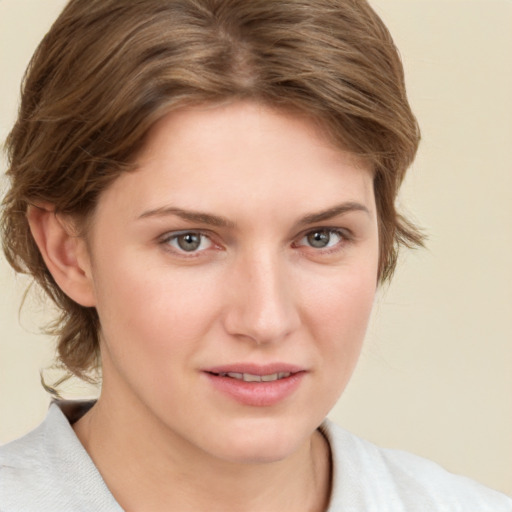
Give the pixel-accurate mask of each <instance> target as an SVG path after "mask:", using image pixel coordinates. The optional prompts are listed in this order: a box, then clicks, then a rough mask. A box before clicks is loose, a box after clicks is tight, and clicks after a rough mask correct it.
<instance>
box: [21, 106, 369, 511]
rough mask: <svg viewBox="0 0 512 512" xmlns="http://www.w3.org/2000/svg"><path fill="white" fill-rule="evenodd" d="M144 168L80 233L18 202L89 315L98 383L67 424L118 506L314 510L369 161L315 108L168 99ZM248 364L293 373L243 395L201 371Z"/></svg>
mask: <svg viewBox="0 0 512 512" xmlns="http://www.w3.org/2000/svg"><path fill="white" fill-rule="evenodd" d="M138 167H139V169H138V170H137V171H135V172H132V173H127V174H124V175H122V176H121V177H119V178H118V179H117V180H116V181H115V182H114V183H113V184H112V185H111V186H110V187H109V188H108V189H107V190H106V191H104V192H103V193H102V195H101V196H100V200H99V204H98V207H97V209H96V211H95V213H94V216H93V219H92V220H93V222H92V223H91V226H92V227H91V229H90V231H89V233H88V235H87V240H83V239H79V238H77V237H74V236H72V233H71V231H72V230H71V229H70V228H69V225H68V224H67V223H66V222H65V221H63V219H61V218H59V217H58V216H55V215H53V214H52V213H51V209H49V208H47V209H46V212H45V210H37V211H34V210H33V211H32V212H31V214H30V215H29V220H30V222H31V226H32V230H33V233H34V236H35V238H36V241H38V244H39V246H40V248H41V252H42V254H43V256H44V258H45V261H46V262H47V265H48V267H49V268H50V270H51V271H52V273H53V274H54V277H55V278H56V280H57V282H58V283H59V285H60V286H61V287H62V288H63V290H64V291H66V293H68V295H70V296H71V297H72V298H73V299H74V300H76V301H77V302H79V303H81V304H83V305H86V306H94V307H96V308H97V311H98V313H99V316H100V321H101V326H102V332H101V354H102V363H103V387H102V392H101V396H100V398H99V400H98V402H97V404H96V405H95V406H94V407H93V408H92V409H91V411H90V412H89V413H88V414H86V415H85V416H84V417H83V418H82V419H81V420H80V421H79V422H78V423H76V424H75V425H74V428H75V431H76V433H77V435H78V437H79V439H80V440H81V441H82V443H83V445H84V446H85V448H86V449H87V451H88V452H89V454H90V455H91V457H92V459H93V460H94V462H95V464H96V465H97V467H98V469H99V470H100V472H101V474H102V476H103V478H104V479H105V482H106V483H107V485H108V487H109V488H110V489H111V491H112V493H113V495H114V496H115V498H116V499H117V500H118V502H119V503H120V504H121V506H122V507H123V508H125V509H126V510H128V511H130V510H152V511H159V510H179V511H188V510H191V511H192V510H219V511H221V510H222V511H229V510H237V511H252V510H258V511H261V510H265V511H267V512H271V511H273V510H276V511H277V510H279V511H283V510H294V511H301V510H308V511H320V510H325V508H326V506H327V502H328V496H329V485H330V458H329V449H328V446H327V443H326V442H325V440H324V438H323V436H322V435H321V434H320V433H319V431H318V430H317V427H318V426H319V425H320V423H321V422H322V421H323V420H324V418H325V416H326V414H327V413H328V411H329V410H330V409H331V408H332V406H333V405H334V403H335V402H336V400H337V399H338V397H339V396H340V394H341V393H342V391H343V390H344V388H345V386H346V385H347V382H348V380H349V378H350V376H351V374H352V371H353V369H354V366H355V364H356V361H357V359H358V356H359V353H360V350H361V345H362V342H363V338H364V335H365V331H366V327H367V323H368V319H369V316H370V312H371V309H372V305H373V300H374V294H375V290H376V283H377V266H378V230H377V214H376V207H375V198H374V195H373V185H372V174H371V171H370V169H369V168H368V167H367V166H366V165H365V163H364V162H362V161H359V160H358V159H356V158H355V157H354V156H353V155H351V154H350V153H348V152H345V151H342V150H340V149H339V148H335V147H333V146H332V145H331V144H330V143H329V142H328V141H327V138H326V137H325V136H324V135H323V134H322V132H321V131H320V130H319V129H318V127H316V126H315V124H314V123H312V122H311V121H310V120H308V119H306V118H304V117H301V116H298V115H293V114H286V113H282V112H277V111H275V110H271V109H269V108H267V107H265V106H262V105H258V104H253V103H244V102H240V103H231V104H228V105H222V106H210V107H196V108H190V109H183V110H179V111H176V112H173V113H170V114H168V115H167V116H166V117H165V118H164V119H162V120H161V121H160V122H159V123H158V124H157V125H155V126H154V128H153V129H152V131H151V132H150V134H149V137H148V141H147V144H146V146H145V149H144V151H143V152H142V154H141V155H140V156H139V159H138ZM177 209H179V211H178V210H177ZM183 211H185V212H187V213H185V214H184V213H183ZM190 212H201V213H204V214H208V215H209V216H214V218H213V219H212V218H211V217H205V216H204V215H203V217H200V216H199V217H198V216H197V215H195V216H194V215H191V214H190ZM320 212H324V215H323V217H324V218H322V219H319V218H318V217H319V215H317V214H319V213H320ZM325 212H327V213H325ZM315 215H316V217H317V218H313V217H314V216H315ZM219 218H222V222H220V221H219ZM212 222H213V223H212ZM183 232H185V233H191V234H193V235H195V237H196V239H198V240H199V241H200V245H199V247H198V248H197V250H193V251H190V252H187V251H184V250H183V249H182V246H180V243H181V244H182V245H183V243H184V242H186V241H187V239H186V238H183V237H182V238H179V237H178V236H177V233H178V234H183ZM315 233H316V234H317V235H316V237H317V238H318V237H320V238H321V239H322V240H323V242H326V241H327V246H326V247H323V248H322V247H318V246H314V245H313V244H312V242H313V243H314V242H315ZM187 247H189V248H190V246H187ZM247 362H250V363H254V364H257V365H265V364H270V363H275V362H279V363H287V364H292V365H294V366H296V367H298V368H300V369H301V370H302V374H301V378H300V383H299V385H298V387H297V388H296V389H294V391H293V392H292V393H291V394H289V395H287V396H286V397H285V398H284V399H282V400H280V401H278V403H276V404H273V405H270V406H254V405H247V404H242V403H239V402H238V401H237V400H234V399H233V398H232V397H231V396H228V395H226V394H225V393H223V392H221V391H219V390H218V389H217V388H216V387H215V386H213V385H212V384H211V382H210V379H209V378H208V376H207V374H206V373H205V369H207V368H212V367H215V366H219V365H226V364H231V363H247Z"/></svg>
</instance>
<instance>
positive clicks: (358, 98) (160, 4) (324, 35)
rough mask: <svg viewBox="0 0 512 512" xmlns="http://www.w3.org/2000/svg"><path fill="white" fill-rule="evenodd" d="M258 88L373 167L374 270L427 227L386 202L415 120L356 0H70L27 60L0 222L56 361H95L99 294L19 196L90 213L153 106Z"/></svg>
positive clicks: (251, 95)
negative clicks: (77, 274)
mask: <svg viewBox="0 0 512 512" xmlns="http://www.w3.org/2000/svg"><path fill="white" fill-rule="evenodd" d="M236 99H242V100H244V99H245V100H253V101H258V102H262V103H264V104H266V105H268V106H271V107H273V108H276V109H291V110H293V111H296V112H300V113H303V114H306V115H308V116H310V117H311V118H313V119H315V120H317V121H318V122H320V123H321V125H322V126H323V127H324V128H325V129H326V133H328V134H329V136H330V137H331V138H332V140H333V141H334V142H335V143H336V144H338V145H339V146H340V147H341V148H343V149H346V150H349V151H352V152H354V153H356V154H358V155H362V156H364V157H365V158H366V159H367V161H369V162H370V163H371V165H372V167H373V171H374V190H375V197H376V203H377V213H378V221H379V240H380V242H379V243H380V247H379V249H380V263H379V275H378V279H379V280H380V282H383V281H385V280H386V279H389V278H390V277H391V275H392V273H393V270H394V268H395V265H396V260H397V254H398V249H399V247H400V246H401V245H406V246H409V247H414V246H416V245H421V244H422V235H421V232H420V231H419V230H418V229H417V228H416V227H415V226H414V225H413V224H412V223H410V222H409V221H407V220H406V219H405V218H404V217H402V216H401V215H400V214H399V213H397V211H396V209H395V200H396V196H397V192H398V189H399V186H400V184H401V182H402V180H403V178H404V174H405V172H406V169H407V168H408V167H409V165H410V164H411V162H412V161H413V159H414V156H415V153H416V150H417V147H418V143H419V139H420V135H419V129H418V125H417V122H416V119H415V117H414V115H413V113H412V112H411V109H410V106H409V103H408V100H407V96H406V91H405V85H404V74H403V68H402V63H401V60H400V57H399V54H398V51H397V49H396V47H395V45H394V43H393V40H392V38H391V36H390V34H389V32H388V30H387V28H386V27H385V25H384V24H383V22H382V21H381V20H380V18H379V17H378V16H377V14H376V13H375V12H374V11H373V10H372V8H371V7H370V6H369V4H368V3H367V2H366V1H365V0H279V1H270V0H250V1H249V0H71V1H70V2H69V3H68V4H67V6H66V7H65V9H64V11H63V12H62V14H61V15H60V16H59V17H58V19H57V20H56V21H55V23H54V24H53V26H52V27H51V29H50V31H49V32H48V34H47V35H46V36H45V37H44V39H43V40H42V42H41V43H40V45H39V47H38V49H37V51H36V52H35V54H34V56H33V58H32V60H31V62H30V64H29V67H28V69H27V71H26V74H25V78H24V83H23V88H22V99H21V106H20V110H19V115H18V119H17V121H16V123H15V125H14V127H13V129H12V131H11V133H10V135H9V137H8V139H7V142H6V150H7V156H8V162H9V164H8V165H9V168H8V171H7V176H8V178H9V188H8V191H7V194H6V196H5V198H4V201H3V210H2V214H1V215H2V217H1V229H2V239H3V249H4V252H5V255H6V257H7V260H8V262H9V263H10V264H11V265H12V266H13V267H14V269H15V270H16V271H18V272H24V273H27V274H30V275H31V276H33V278H34V279H35V281H36V282H37V283H38V284H39V285H40V286H41V287H42V288H43V289H44V291H45V292H46V293H47V294H48V295H49V297H50V298H51V299H52V300H53V301H54V302H55V303H56V305H57V306H58V308H59V311H60V312H61V314H60V317H59V318H58V319H57V320H56V321H55V322H54V323H53V324H52V325H53V330H52V333H53V334H55V335H56V336H57V337H58V354H59V360H60V362H61V363H62V364H63V365H64V366H65V367H66V368H67V369H68V370H69V371H70V372H71V373H73V374H75V375H77V376H79V377H81V378H87V376H88V375H89V374H90V372H91V371H93V370H97V369H99V366H100V358H99V336H100V329H101V326H100V323H99V319H98V315H97V312H96V310H95V309H94V308H86V307H82V306H80V305H79V304H77V303H75V302H73V301H72V300H71V299H70V298H69V297H68V296H66V295H65V294H64V293H63V292H62V291H61V290H60V288H59V287H58V286H57V284H56V283H55V281H54V279H53V277H52V275H51V274H50V272H49V271H48V269H47V268H46V266H45V264H44V261H43V259H42V257H41V254H40V253H39V250H38V248H37V246H36V244H35V242H34V239H33V238H32V236H31V233H30V229H29V225H28V222H27V215H26V213H27V208H28V207H29V205H33V204H36V205H37V204H38V203H43V202H44V203H51V204H52V205H54V207H55V210H56V211H57V212H61V213H63V214H68V215H71V216H73V217H74V218H75V219H77V220H78V221H80V220H82V221H84V220H86V219H87V218H88V217H89V216H90V214H91V213H92V212H93V211H94V208H95V205H96V204H97V201H98V197H99V195H100V194H101V193H102V191H103V190H105V188H106V187H108V186H109V184H111V183H112V182H113V181H114V180H115V179H116V178H117V177H118V176H119V175H120V174H121V173H123V172H129V171H131V170H133V168H134V159H135V157H136V155H137V153H138V152H139V151H140V150H141V148H142V146H143V144H144V141H145V136H146V134H147V133H148V131H149V129H150V128H151V127H152V126H153V125H154V123H155V122H156V121H158V120H159V119H160V118H162V117H163V116H164V115H166V114H167V113H169V112H170V111H172V110H174V109H177V108H180V107H182V106H184V105H194V104H198V103H202V104H203V103H209V102H211V103H217V102H225V101H229V100H236Z"/></svg>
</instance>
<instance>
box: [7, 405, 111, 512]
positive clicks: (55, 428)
mask: <svg viewBox="0 0 512 512" xmlns="http://www.w3.org/2000/svg"><path fill="white" fill-rule="evenodd" d="M70 510H84V511H85V510H107V511H119V510H121V509H120V507H119V506H118V505H117V506H116V504H115V501H114V499H113V498H112V496H111V494H110V493H109V492H108V490H107V489H106V486H105V484H104V482H103V480H102V479H101V476H100V475H99V473H98V471H97V469H96V468H95V466H94V464H93V462H92V460H91V459H90V458H89V456H88V454H87V452H86V451H85V449H84V448H83V447H82V445H81V444H80V441H79V440H78V438H77V437H76V435H75V434H74V431H73V429H72V427H71V425H70V424H69V421H68V419H67V418H66V416H65V415H64V413H63V412H62V411H61V409H60V408H59V407H58V406H57V405H55V404H54V405H52V406H51V407H50V410H49V412H48V415H47V417H46V419H45V420H44V422H43V423H42V424H41V425H39V427H37V428H36V429H35V430H33V431H32V432H30V433H28V434H27V435H25V436H23V437H21V438H20V439H16V440H14V441H12V442H10V443H8V444H6V445H4V446H1V447H0V511H1V512H21V511H23V512H36V511H37V512H45V511H51V512H64V511H67V512H69V511H70Z"/></svg>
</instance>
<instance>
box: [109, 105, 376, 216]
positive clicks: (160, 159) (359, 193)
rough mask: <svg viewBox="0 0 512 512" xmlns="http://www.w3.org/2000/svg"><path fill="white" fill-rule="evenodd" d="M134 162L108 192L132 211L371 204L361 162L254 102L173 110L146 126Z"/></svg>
mask: <svg viewBox="0 0 512 512" xmlns="http://www.w3.org/2000/svg"><path fill="white" fill-rule="evenodd" d="M136 163H137V170H135V171H134V172H133V173H127V174H124V175H122V176H121V177H120V178H118V180H117V181H116V182H114V184H113V186H112V187H111V189H110V190H107V191H106V194H107V195H108V196H110V197H109V200H110V201H113V200H115V201H118V202H119V203H124V204H125V206H126V208H128V209H131V210H133V212H132V214H133V215H137V214H138V209H140V208H145V209H151V208H158V207H161V206H162V205H165V204H169V203H179V204H178V206H179V207H183V208H193V209H200V210H202V211H204V210H212V209H213V210H219V209H222V210H224V212H225V214H226V215H237V216H240V215H242V214H243V213H244V212H245V213H246V214H247V215H249V216H250V215H252V214H253V213H254V211H260V212H263V211H264V212H266V213H269V214H272V212H274V214H276V215H277V214H278V213H281V214H282V213H283V212H284V211H289V212H290V213H291V212H294V211H297V214H299V212H298V210H300V209H302V212H303V211H304V210H314V209H322V208H325V206H326V205H328V204H329V203H332V204H337V203H339V202H341V201H358V202H364V203H365V204H367V207H368V208H369V209H370V210H373V208H374V205H373V203H374V200H373V186H372V182H373V178H372V172H371V169H370V166H369V165H368V164H367V163H366V162H365V161H364V160H362V159H360V158H358V157H356V156H355V155H353V154H351V153H350V152H348V151H344V150H342V149H340V148H338V147H336V146H334V145H333V144H332V143H331V142H330V140H329V138H328V137H327V136H326V134H325V133H324V131H323V130H322V129H321V128H320V127H319V125H318V124H317V123H315V122H314V121H312V120H311V119H308V118H306V117H305V116H300V115H297V114H294V113H290V112H282V111H277V110H275V109H271V108H269V107H266V106H263V105H261V104H256V103H247V102H238V103H230V104H227V105H220V106H219V105H216V106H198V107H191V108H183V109H180V110H177V111H174V112H171V113H169V114H168V115H166V116H165V117H164V118H163V119H161V120H160V121H159V122H158V123H157V124H156V125H155V126H154V127H153V128H152V129H151V131H150V132H149V134H148V137H147V140H146V144H145V146H144V148H143V150H142V152H141V154H140V155H139V157H138V159H137V162H136ZM230 210H233V211H232V212H230Z"/></svg>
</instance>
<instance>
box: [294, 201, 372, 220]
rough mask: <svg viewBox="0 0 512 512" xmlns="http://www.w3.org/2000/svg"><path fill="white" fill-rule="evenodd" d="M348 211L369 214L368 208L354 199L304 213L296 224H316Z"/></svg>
mask: <svg viewBox="0 0 512 512" xmlns="http://www.w3.org/2000/svg"><path fill="white" fill-rule="evenodd" d="M350 212H364V213H366V214H368V215H370V210H368V208H367V207H366V206H364V205H363V204H361V203H357V202H355V201H348V202H345V203H341V204H338V205H336V206H333V207H331V208H328V209H327V210H323V211H321V212H318V213H310V214H308V215H305V216H304V217H302V218H301V219H300V220H299V222H298V224H299V225H302V226H305V225H308V224H316V223H317V222H323V221H325V220H329V219H333V218H334V217H338V216H339V215H344V214H346V213H350Z"/></svg>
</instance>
